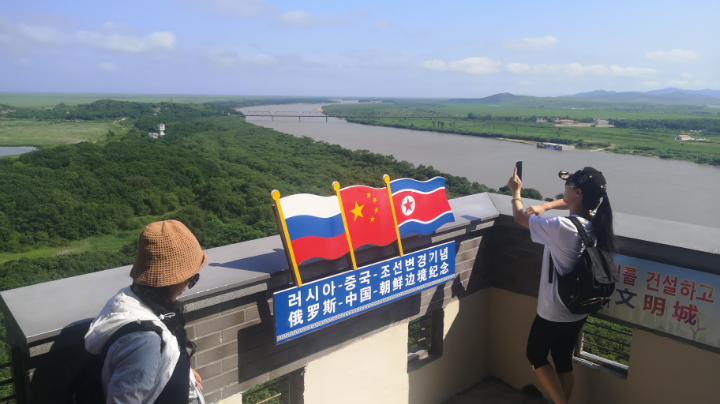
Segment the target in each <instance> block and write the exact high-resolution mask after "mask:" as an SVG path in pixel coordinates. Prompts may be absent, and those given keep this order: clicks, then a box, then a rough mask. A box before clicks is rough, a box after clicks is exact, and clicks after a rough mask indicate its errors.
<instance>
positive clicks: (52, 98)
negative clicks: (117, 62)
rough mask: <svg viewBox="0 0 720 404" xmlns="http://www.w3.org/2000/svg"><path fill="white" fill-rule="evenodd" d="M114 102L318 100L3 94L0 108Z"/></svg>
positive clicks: (253, 102)
mask: <svg viewBox="0 0 720 404" xmlns="http://www.w3.org/2000/svg"><path fill="white" fill-rule="evenodd" d="M107 99H110V100H116V101H134V102H148V103H159V102H176V103H183V104H188V103H192V104H202V103H206V102H217V101H233V102H238V103H247V102H249V103H250V104H255V105H260V104H274V103H277V102H278V101H280V102H281V103H284V104H285V103H288V101H289V100H290V101H292V100H293V99H297V100H298V101H297V102H306V101H311V100H313V99H317V100H321V99H322V98H318V97H309V98H306V97H271V96H237V95H193V94H73V93H2V92H0V104H6V105H12V106H15V107H31V108H52V107H54V106H56V105H58V104H60V103H63V104H65V105H79V104H90V103H92V102H95V101H97V100H107Z"/></svg>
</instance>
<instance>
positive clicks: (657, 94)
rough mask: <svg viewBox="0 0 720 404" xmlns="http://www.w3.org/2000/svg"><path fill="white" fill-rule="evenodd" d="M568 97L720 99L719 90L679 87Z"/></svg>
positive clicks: (646, 100) (699, 101)
mask: <svg viewBox="0 0 720 404" xmlns="http://www.w3.org/2000/svg"><path fill="white" fill-rule="evenodd" d="M569 97H574V98H586V99H588V98H590V99H597V100H606V101H612V102H623V103H644V104H655V103H663V104H664V103H688V102H690V103H693V104H707V103H710V104H717V103H718V100H720V90H709V89H708V90H683V89H679V88H664V89H661V90H652V91H647V92H640V91H626V92H617V91H605V90H595V91H590V92H585V93H578V94H574V95H570V96H569Z"/></svg>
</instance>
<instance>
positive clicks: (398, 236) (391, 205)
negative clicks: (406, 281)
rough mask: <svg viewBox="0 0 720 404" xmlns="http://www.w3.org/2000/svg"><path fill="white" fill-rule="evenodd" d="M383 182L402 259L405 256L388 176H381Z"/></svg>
mask: <svg viewBox="0 0 720 404" xmlns="http://www.w3.org/2000/svg"><path fill="white" fill-rule="evenodd" d="M383 181H385V186H386V187H387V190H388V196H389V197H390V209H391V210H392V214H393V222H395V234H397V242H398V251H399V252H400V256H401V257H402V256H403V255H405V254H404V253H403V249H402V241H400V228H399V227H398V224H397V216H395V205H394V204H393V197H392V191H391V190H390V176H389V175H387V174H385V175H383Z"/></svg>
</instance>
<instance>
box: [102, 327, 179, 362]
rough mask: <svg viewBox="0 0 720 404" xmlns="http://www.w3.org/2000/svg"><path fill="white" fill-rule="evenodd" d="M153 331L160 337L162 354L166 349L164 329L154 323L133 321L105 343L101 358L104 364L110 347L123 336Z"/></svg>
mask: <svg viewBox="0 0 720 404" xmlns="http://www.w3.org/2000/svg"><path fill="white" fill-rule="evenodd" d="M148 331H152V332H154V333H155V334H157V335H158V337H160V352H162V351H163V349H165V341H163V339H162V332H163V330H162V328H161V327H160V326H159V325H156V324H155V323H153V322H152V321H140V320H138V321H133V322H131V323H127V324H125V325H124V326H122V327H120V328H119V329H118V330H117V331H115V332H114V333H113V335H112V336H111V337H110V339H109V340H108V342H106V343H105V346H103V349H102V352H101V354H100V358H101V359H102V363H105V358H106V357H107V353H108V350H109V349H110V346H111V345H112V344H114V343H115V341H117V340H118V339H120V338H121V337H122V336H124V335H127V334H132V333H134V332H148Z"/></svg>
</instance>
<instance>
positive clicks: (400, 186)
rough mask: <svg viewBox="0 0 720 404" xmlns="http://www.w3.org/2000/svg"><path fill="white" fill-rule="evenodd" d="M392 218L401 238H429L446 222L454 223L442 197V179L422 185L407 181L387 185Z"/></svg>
mask: <svg viewBox="0 0 720 404" xmlns="http://www.w3.org/2000/svg"><path fill="white" fill-rule="evenodd" d="M390 192H391V193H392V198H393V205H394V207H395V217H396V219H397V224H398V229H399V230H400V236H401V237H402V236H404V235H406V234H409V233H418V234H430V233H432V232H434V231H435V230H437V229H438V228H439V227H440V226H442V225H443V224H445V223H447V222H454V221H455V215H453V213H452V209H450V203H448V200H447V195H446V194H445V178H442V177H435V178H433V179H431V180H428V181H425V182H421V181H416V180H413V179H409V178H401V179H397V180H394V181H390Z"/></svg>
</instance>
